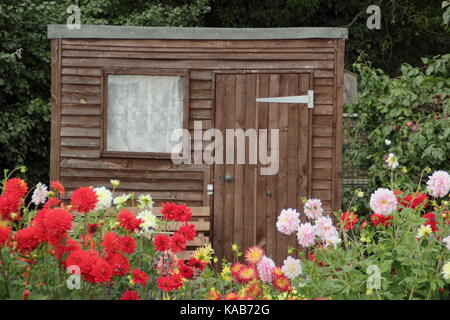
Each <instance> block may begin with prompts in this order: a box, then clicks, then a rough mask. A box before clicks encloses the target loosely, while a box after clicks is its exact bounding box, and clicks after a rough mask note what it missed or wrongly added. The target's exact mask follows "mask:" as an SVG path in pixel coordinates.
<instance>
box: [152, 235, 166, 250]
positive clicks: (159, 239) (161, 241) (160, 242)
mask: <svg viewBox="0 0 450 320" xmlns="http://www.w3.org/2000/svg"><path fill="white" fill-rule="evenodd" d="M153 244H154V245H155V248H156V250H157V251H159V252H163V251H166V250H169V249H170V238H169V236H168V235H167V234H162V233H159V234H157V235H156V236H155V237H154V238H153Z"/></svg>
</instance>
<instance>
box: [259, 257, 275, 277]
mask: <svg viewBox="0 0 450 320" xmlns="http://www.w3.org/2000/svg"><path fill="white" fill-rule="evenodd" d="M256 268H257V269H258V273H259V277H260V279H261V281H262V282H265V283H270V282H272V278H273V275H272V271H273V269H274V268H275V262H273V260H272V259H270V258H268V257H267V256H264V257H263V258H262V259H261V261H260V262H258V263H257V264H256Z"/></svg>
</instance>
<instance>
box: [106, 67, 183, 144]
mask: <svg viewBox="0 0 450 320" xmlns="http://www.w3.org/2000/svg"><path fill="white" fill-rule="evenodd" d="M107 110H108V115H107V117H108V129H107V135H108V136H107V150H108V151H130V152H159V153H170V152H172V148H173V147H174V146H175V145H176V144H177V142H171V141H170V137H171V135H172V132H173V131H174V130H175V129H181V128H182V125H183V78H182V77H175V76H141V75H109V76H108V108H107Z"/></svg>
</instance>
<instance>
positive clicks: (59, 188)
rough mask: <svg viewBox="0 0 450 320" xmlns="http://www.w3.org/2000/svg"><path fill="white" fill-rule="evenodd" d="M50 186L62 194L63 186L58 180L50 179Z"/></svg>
mask: <svg viewBox="0 0 450 320" xmlns="http://www.w3.org/2000/svg"><path fill="white" fill-rule="evenodd" d="M50 187H51V188H52V189H54V190H56V191H58V192H59V194H60V195H64V192H65V190H64V186H63V185H62V184H61V182H59V181H51V182H50Z"/></svg>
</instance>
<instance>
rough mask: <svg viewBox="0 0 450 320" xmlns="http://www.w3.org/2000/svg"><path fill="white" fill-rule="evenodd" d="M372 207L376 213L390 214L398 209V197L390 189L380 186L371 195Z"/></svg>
mask: <svg viewBox="0 0 450 320" xmlns="http://www.w3.org/2000/svg"><path fill="white" fill-rule="evenodd" d="M370 208H371V209H372V210H373V212H375V213H376V214H382V215H384V216H388V215H390V214H391V213H392V212H393V211H394V210H395V209H397V197H396V196H395V194H394V193H393V192H392V191H391V190H389V189H386V188H378V189H377V190H376V191H375V192H374V193H372V195H371V196H370Z"/></svg>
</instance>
